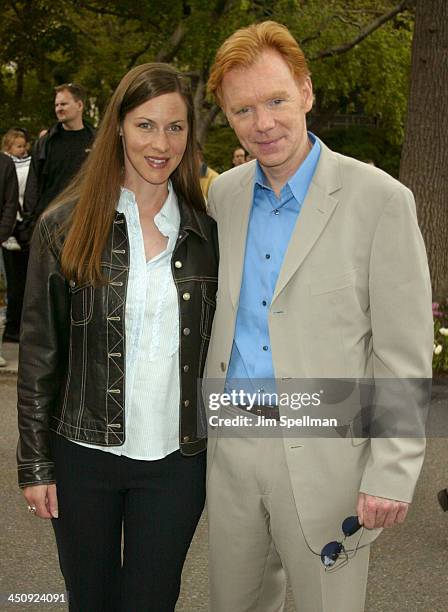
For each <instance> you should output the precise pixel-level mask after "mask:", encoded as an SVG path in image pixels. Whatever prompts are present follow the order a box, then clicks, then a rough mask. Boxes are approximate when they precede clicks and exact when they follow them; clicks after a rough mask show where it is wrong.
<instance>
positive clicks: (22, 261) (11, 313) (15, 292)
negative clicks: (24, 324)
mask: <svg viewBox="0 0 448 612" xmlns="http://www.w3.org/2000/svg"><path fill="white" fill-rule="evenodd" d="M2 252H3V261H4V264H5V274H6V285H7V288H6V300H7V305H6V325H5V334H11V335H14V336H15V335H18V334H19V331H20V319H21V316H22V306H23V294H24V292H25V281H26V271H27V268H28V258H29V254H30V251H29V249H28V248H23V249H22V250H21V251H8V249H5V248H3V247H2Z"/></svg>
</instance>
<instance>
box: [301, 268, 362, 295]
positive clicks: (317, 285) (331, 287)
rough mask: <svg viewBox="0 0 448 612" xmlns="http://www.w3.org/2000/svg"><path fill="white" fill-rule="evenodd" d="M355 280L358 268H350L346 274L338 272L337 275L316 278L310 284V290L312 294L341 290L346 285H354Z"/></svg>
mask: <svg viewBox="0 0 448 612" xmlns="http://www.w3.org/2000/svg"><path fill="white" fill-rule="evenodd" d="M355 280H356V269H354V270H350V271H349V272H346V273H345V274H338V275H337V276H330V277H327V278H321V279H318V280H315V281H313V282H312V283H311V284H310V292H311V295H322V294H324V293H331V292H332V291H339V290H341V289H345V288H346V287H353V286H354V284H355Z"/></svg>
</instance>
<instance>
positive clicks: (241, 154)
mask: <svg viewBox="0 0 448 612" xmlns="http://www.w3.org/2000/svg"><path fill="white" fill-rule="evenodd" d="M245 163H246V151H245V150H244V149H242V148H241V147H237V148H236V149H235V150H234V152H233V155H232V166H233V167H235V166H241V165H242V164H245Z"/></svg>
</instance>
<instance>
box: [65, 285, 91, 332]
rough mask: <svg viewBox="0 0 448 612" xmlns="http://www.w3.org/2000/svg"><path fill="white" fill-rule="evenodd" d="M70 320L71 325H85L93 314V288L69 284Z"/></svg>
mask: <svg viewBox="0 0 448 612" xmlns="http://www.w3.org/2000/svg"><path fill="white" fill-rule="evenodd" d="M70 302H71V303H70V319H71V322H72V325H86V324H87V323H88V322H89V321H90V319H91V318H92V314H93V287H92V285H90V284H88V283H84V284H82V285H74V286H72V284H70Z"/></svg>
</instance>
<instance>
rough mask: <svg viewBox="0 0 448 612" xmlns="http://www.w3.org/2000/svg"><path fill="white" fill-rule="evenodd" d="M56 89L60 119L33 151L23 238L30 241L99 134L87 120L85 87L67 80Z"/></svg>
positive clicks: (26, 196)
mask: <svg viewBox="0 0 448 612" xmlns="http://www.w3.org/2000/svg"><path fill="white" fill-rule="evenodd" d="M55 92H56V97H55V102H54V109H55V113H56V117H57V119H58V123H56V124H55V125H53V126H52V127H51V128H50V129H49V130H48V132H47V133H46V134H45V135H44V136H42V137H41V138H39V140H38V141H37V142H36V144H35V146H34V149H33V152H32V162H31V167H30V171H29V174H28V180H27V185H26V190H25V197H24V204H23V208H24V221H23V224H22V228H21V240H22V241H23V242H27V241H29V239H30V237H31V233H32V229H33V227H34V225H35V223H36V221H37V219H38V217H39V215H40V214H41V213H42V212H43V211H44V210H45V209H46V208H47V206H48V205H49V204H50V202H51V201H52V200H53V199H54V198H55V197H56V196H57V195H59V194H60V193H61V191H63V189H64V188H65V187H66V186H67V185H68V183H69V182H70V180H71V179H72V178H73V177H74V175H75V174H76V173H77V172H78V170H79V169H80V167H81V165H82V163H83V162H84V160H85V159H86V157H87V155H88V153H89V151H90V149H91V147H92V143H93V139H94V136H95V132H94V130H93V128H92V127H91V126H90V125H89V124H88V123H86V122H84V121H83V111H84V103H85V98H86V92H85V90H84V89H83V88H82V87H81V86H80V85H76V84H75V83H67V84H64V85H59V86H58V87H56V88H55Z"/></svg>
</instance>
